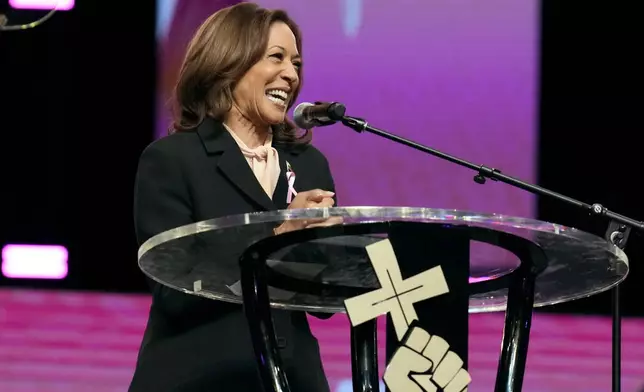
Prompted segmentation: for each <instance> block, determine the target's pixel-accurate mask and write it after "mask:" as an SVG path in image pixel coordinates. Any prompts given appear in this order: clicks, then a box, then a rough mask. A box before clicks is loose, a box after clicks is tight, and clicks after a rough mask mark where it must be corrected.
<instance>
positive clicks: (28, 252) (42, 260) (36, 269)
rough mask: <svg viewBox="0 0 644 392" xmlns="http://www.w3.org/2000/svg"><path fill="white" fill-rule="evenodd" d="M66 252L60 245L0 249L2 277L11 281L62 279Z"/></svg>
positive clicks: (65, 273) (64, 275) (66, 257)
mask: <svg viewBox="0 0 644 392" xmlns="http://www.w3.org/2000/svg"><path fill="white" fill-rule="evenodd" d="M67 259H68V252H67V248H65V247H64V246H60V245H26V244H25V245H22V244H9V245H5V246H4V247H3V248H2V275H4V276H5V277H7V278H12V279H63V278H65V277H66V276H67V271H68V266H67Z"/></svg>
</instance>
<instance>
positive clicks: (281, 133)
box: [170, 3, 311, 143]
mask: <svg viewBox="0 0 644 392" xmlns="http://www.w3.org/2000/svg"><path fill="white" fill-rule="evenodd" d="M275 22H283V23H285V24H286V25H287V26H288V27H289V28H290V29H291V31H293V34H294V35H295V40H296V45H297V50H298V51H299V52H300V53H302V36H301V32H300V29H299V27H298V26H297V24H295V22H294V21H293V20H291V18H290V17H289V16H288V14H287V13H286V12H285V11H282V10H267V9H264V8H261V7H259V6H258V5H256V4H254V3H239V4H236V5H233V6H231V7H227V8H223V9H221V10H219V11H217V12H215V13H214V14H212V15H211V16H210V17H208V19H206V20H205V21H204V22H203V23H202V24H201V26H199V28H198V29H197V31H196V33H195V34H194V36H193V37H192V39H191V40H190V43H189V44H188V48H187V50H186V55H185V58H184V60H183V63H182V65H181V71H180V73H179V79H178V81H177V84H176V86H175V89H174V99H173V112H174V113H173V114H174V120H173V124H172V127H171V129H170V132H171V133H172V132H176V131H185V130H188V129H193V128H195V127H196V126H198V125H199V124H200V123H201V122H202V121H203V120H204V119H205V118H206V117H207V116H210V117H212V118H215V119H217V120H223V117H224V115H225V114H226V113H228V111H229V110H230V109H231V108H232V104H233V94H232V92H233V90H234V88H235V84H236V83H237V82H238V81H239V80H240V79H241V78H242V76H244V74H245V73H246V72H247V71H248V70H249V69H250V68H251V67H252V66H253V65H255V63H257V62H258V61H259V60H260V59H261V58H262V56H264V52H265V51H266V47H267V46H268V37H269V31H270V28H271V26H272V25H273V23H275ZM298 73H299V74H300V75H299V77H300V84H299V85H298V87H297V88H296V89H295V91H293V98H292V99H291V101H290V104H289V109H290V107H291V106H292V105H293V103H294V102H295V100H296V99H297V96H298V94H299V92H300V88H301V85H302V82H301V81H302V75H301V73H302V71H301V68H300V70H299V71H298ZM310 139H311V138H310V135H309V133H308V132H305V133H304V135H298V129H297V127H296V126H295V124H293V122H292V121H291V120H289V119H288V118H287V119H286V120H285V122H284V123H283V124H279V125H277V126H273V140H274V141H275V142H278V143H279V142H282V143H294V142H297V143H307V142H309V141H310Z"/></svg>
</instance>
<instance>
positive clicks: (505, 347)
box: [494, 263, 537, 392]
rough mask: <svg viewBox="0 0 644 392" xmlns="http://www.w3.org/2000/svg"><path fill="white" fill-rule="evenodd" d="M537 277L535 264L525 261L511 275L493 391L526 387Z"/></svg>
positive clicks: (507, 390) (512, 391)
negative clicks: (525, 379) (526, 370)
mask: <svg viewBox="0 0 644 392" xmlns="http://www.w3.org/2000/svg"><path fill="white" fill-rule="evenodd" d="M536 277H537V275H536V273H535V271H534V269H533V267H532V266H531V265H529V264H524V263H521V266H520V267H519V268H518V270H517V271H516V272H515V274H513V276H512V280H511V282H510V287H509V288H508V304H507V307H506V310H505V326H504V327H503V344H502V346H501V348H502V351H501V356H500V358H499V367H498V369H497V373H496V383H495V385H494V392H518V391H521V388H522V386H523V376H524V374H525V365H526V360H527V358H528V343H529V341H530V327H531V325H532V309H533V305H534V289H535V279H536Z"/></svg>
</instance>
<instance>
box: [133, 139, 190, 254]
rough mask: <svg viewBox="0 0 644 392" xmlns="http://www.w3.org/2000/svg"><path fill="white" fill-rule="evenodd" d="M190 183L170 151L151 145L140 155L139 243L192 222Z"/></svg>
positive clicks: (137, 188) (136, 198) (136, 215)
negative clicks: (188, 184) (188, 183)
mask: <svg viewBox="0 0 644 392" xmlns="http://www.w3.org/2000/svg"><path fill="white" fill-rule="evenodd" d="M189 196H190V195H189V191H188V186H187V184H186V183H185V178H184V176H183V175H182V169H181V166H180V164H179V162H178V160H177V159H176V158H175V157H174V156H173V155H172V153H171V152H169V151H165V150H164V149H162V148H159V147H158V146H157V145H155V144H151V145H150V146H148V148H146V149H145V150H144V151H143V153H142V154H141V158H140V160H139V166H138V170H137V174H136V180H135V187H134V225H135V230H136V237H137V241H138V243H139V246H140V245H141V244H143V243H144V242H145V241H147V240H148V239H149V238H150V237H153V236H155V235H157V234H159V233H162V232H164V231H166V230H170V229H174V228H175V227H179V226H183V225H186V224H190V223H192V222H193V216H192V208H191V203H190V197H189Z"/></svg>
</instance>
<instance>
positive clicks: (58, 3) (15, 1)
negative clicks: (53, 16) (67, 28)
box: [9, 0, 74, 11]
mask: <svg viewBox="0 0 644 392" xmlns="http://www.w3.org/2000/svg"><path fill="white" fill-rule="evenodd" d="M9 6H11V7H12V8H15V9H19V10H53V9H56V10H58V11H69V10H71V9H72V8H74V0H9Z"/></svg>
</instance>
